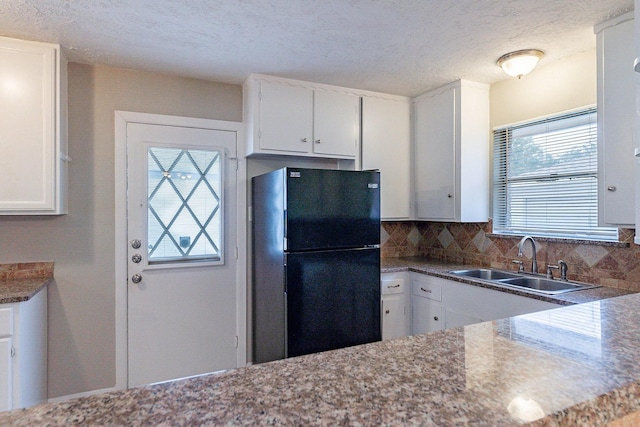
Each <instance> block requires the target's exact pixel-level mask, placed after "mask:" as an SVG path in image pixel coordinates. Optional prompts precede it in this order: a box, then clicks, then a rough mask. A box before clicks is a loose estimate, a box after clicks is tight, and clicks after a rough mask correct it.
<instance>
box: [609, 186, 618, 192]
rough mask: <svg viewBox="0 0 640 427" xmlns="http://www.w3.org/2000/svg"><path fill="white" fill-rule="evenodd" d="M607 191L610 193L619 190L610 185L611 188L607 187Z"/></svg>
mask: <svg viewBox="0 0 640 427" xmlns="http://www.w3.org/2000/svg"><path fill="white" fill-rule="evenodd" d="M607 190H609V191H616V190H617V188H616V186H615V185H610V186H608V187H607Z"/></svg>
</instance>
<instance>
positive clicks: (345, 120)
mask: <svg viewBox="0 0 640 427" xmlns="http://www.w3.org/2000/svg"><path fill="white" fill-rule="evenodd" d="M359 139H360V97H358V96H355V95H349V94H344V93H330V92H323V91H319V90H316V91H315V93H314V120H313V152H314V153H316V154H327V155H333V156H346V157H355V156H356V153H357V151H358V141H359Z"/></svg>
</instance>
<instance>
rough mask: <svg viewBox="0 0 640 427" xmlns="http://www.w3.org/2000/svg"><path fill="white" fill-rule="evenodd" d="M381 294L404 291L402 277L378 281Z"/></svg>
mask: <svg viewBox="0 0 640 427" xmlns="http://www.w3.org/2000/svg"><path fill="white" fill-rule="evenodd" d="M380 284H381V288H380V293H382V295H392V294H401V293H403V292H404V279H383V280H381V281H380Z"/></svg>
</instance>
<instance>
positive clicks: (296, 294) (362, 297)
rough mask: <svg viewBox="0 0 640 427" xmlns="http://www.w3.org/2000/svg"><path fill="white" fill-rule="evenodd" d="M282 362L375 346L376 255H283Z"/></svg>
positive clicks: (375, 251)
mask: <svg viewBox="0 0 640 427" xmlns="http://www.w3.org/2000/svg"><path fill="white" fill-rule="evenodd" d="M286 276H287V278H286V280H287V284H286V301H287V303H286V305H287V309H286V312H287V314H286V324H287V333H286V337H287V345H286V347H287V357H293V356H300V355H303V354H309V353H315V352H319V351H326V350H333V349H337V348H342V347H348V346H353V345H358V344H364V343H368V342H373V341H380V339H381V330H380V250H379V249H377V248H374V249H359V250H342V251H328V252H307V253H294V254H288V255H287V269H286Z"/></svg>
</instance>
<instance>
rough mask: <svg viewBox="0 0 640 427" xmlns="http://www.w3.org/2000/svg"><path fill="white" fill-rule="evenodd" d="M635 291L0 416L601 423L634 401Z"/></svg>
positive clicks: (639, 325) (62, 421) (1, 421)
mask: <svg viewBox="0 0 640 427" xmlns="http://www.w3.org/2000/svg"><path fill="white" fill-rule="evenodd" d="M639 351H640V294H634V295H629V296H623V297H618V298H611V299H607V300H603V301H596V302H592V303H586V304H580V305H573V306H567V307H560V308H558V309H555V310H549V311H545V312H539V313H534V314H529V315H524V316H518V317H514V318H510V319H503V320H499V321H494V322H486V323H479V324H475V325H470V326H465V327H463V328H456V329H449V330H445V331H440V332H435V333H432V334H427V335H416V336H412V337H406V338H401V339H397V340H392V341H384V342H378V343H373V344H367V345H362V346H356V347H351V348H345V349H340V350H336V351H331V352H325V353H318V354H313V355H308V356H302V357H297V358H292V359H288V360H281V361H276V362H271V363H266V364H262V365H255V366H251V367H248V368H241V369H237V370H233V371H229V372H226V373H222V374H217V375H216V374H213V375H206V376H202V377H198V378H192V379H188V380H181V381H175V382H169V383H164V384H159V385H155V386H147V387H140V388H134V389H130V390H124V391H117V392H109V393H106V394H100V395H94V396H89V397H84V398H79V399H74V400H70V401H67V402H62V403H57V404H45V405H40V406H36V407H32V408H29V409H26V410H17V411H12V412H6V413H2V414H0V425H12V426H36V425H110V426H117V425H123V426H124V425H126V426H139V425H164V426H187V425H297V426H307V425H363V426H369V425H371V426H398V425H420V426H463V425H468V426H513V425H531V426H599V425H606V424H607V423H609V422H611V421H613V420H616V419H619V418H621V417H622V416H624V415H626V414H629V413H633V412H635V411H637V410H638V409H639V408H640V363H638V356H637V355H638V352H639Z"/></svg>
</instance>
